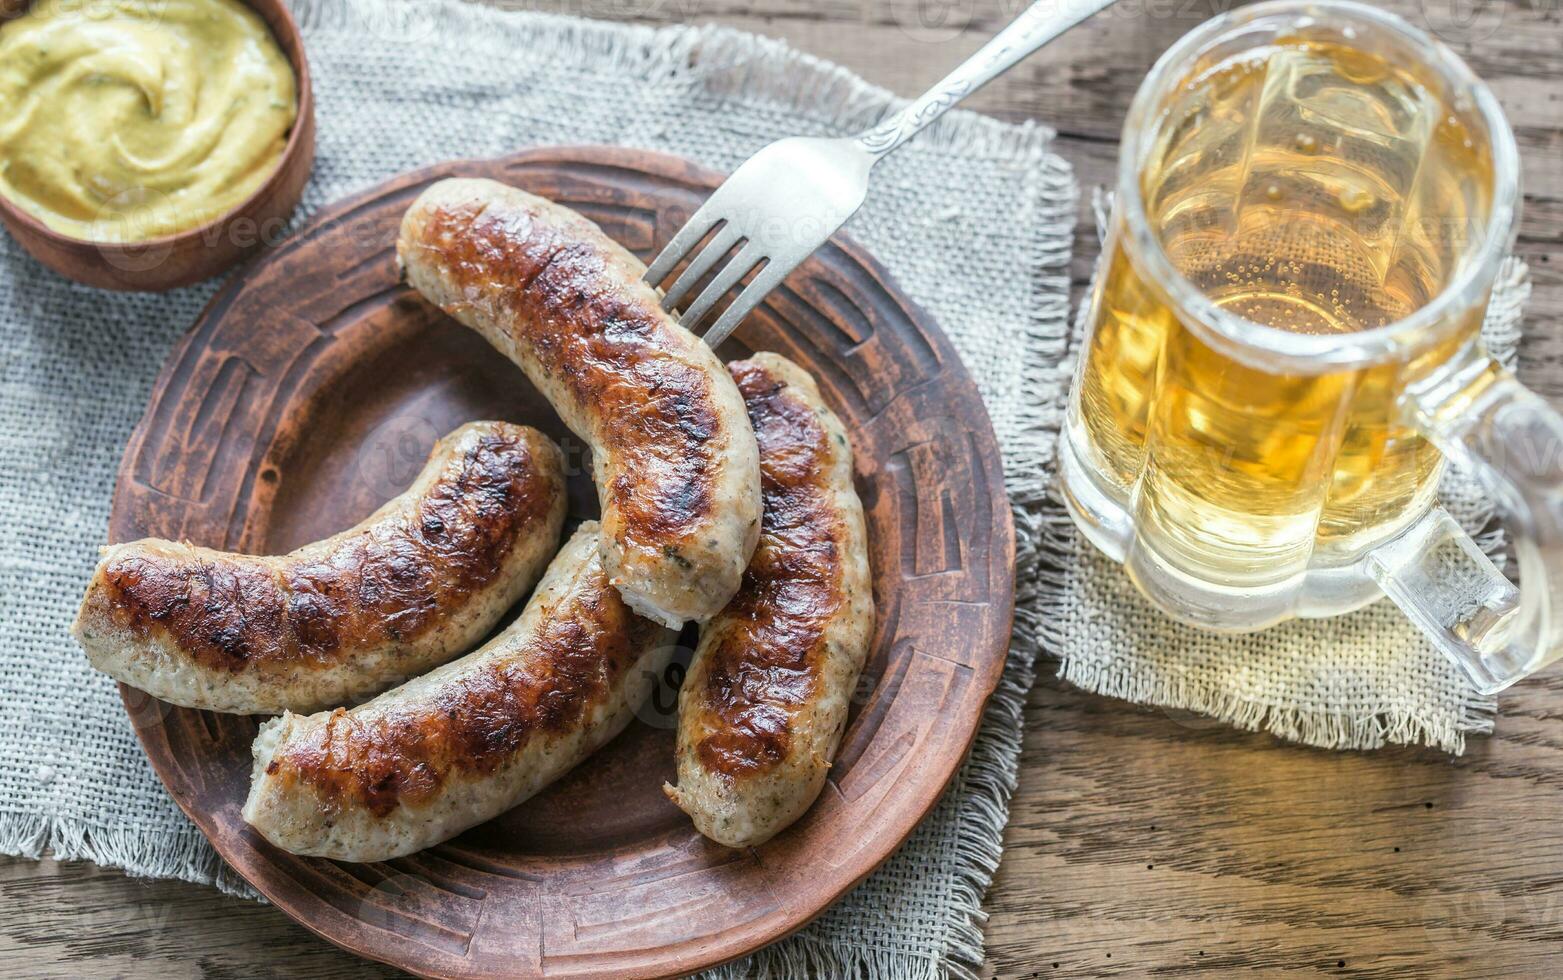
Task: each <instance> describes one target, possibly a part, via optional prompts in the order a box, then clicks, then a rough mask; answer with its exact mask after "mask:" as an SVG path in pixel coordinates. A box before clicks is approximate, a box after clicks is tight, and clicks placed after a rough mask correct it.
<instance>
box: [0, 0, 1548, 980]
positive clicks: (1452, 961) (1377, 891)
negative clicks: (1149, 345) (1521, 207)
mask: <svg viewBox="0 0 1563 980" xmlns="http://www.w3.org/2000/svg"><path fill="white" fill-rule="evenodd" d="M1228 2H1229V0H1123V3H1122V4H1120V8H1122V9H1116V10H1113V11H1109V12H1108V13H1107V14H1104V15H1103V16H1100V17H1098V18H1096V19H1095V20H1093V21H1092V22H1090V23H1088V24H1086V25H1084V26H1082V27H1081V28H1078V29H1076V31H1075V32H1073V33H1072V34H1070V35H1068V36H1067V37H1066V38H1065V39H1063V40H1061V41H1060V42H1058V43H1057V44H1055V45H1054V46H1053V47H1052V48H1050V49H1049V50H1048V51H1047V52H1046V53H1045V54H1043V55H1040V56H1037V57H1035V58H1033V59H1032V60H1031V61H1029V62H1027V63H1025V64H1023V65H1021V66H1020V67H1018V68H1016V69H1015V70H1014V71H1012V72H1011V73H1010V74H1009V75H1007V76H1005V77H1004V78H1002V79H1000V80H999V81H997V82H995V83H994V84H993V85H992V86H991V87H990V88H988V89H987V90H985V91H983V92H981V93H979V94H978V95H977V96H976V97H975V98H974V99H973V100H972V103H971V104H972V106H973V107H974V108H977V109H979V110H981V111H984V112H987V113H990V114H993V115H996V116H999V117H1001V118H1004V119H1010V120H1022V119H1032V118H1034V119H1038V120H1041V121H1045V122H1047V123H1049V124H1050V125H1053V126H1055V127H1056V128H1057V130H1058V132H1059V139H1058V144H1057V148H1058V151H1059V152H1060V153H1061V154H1062V155H1063V156H1065V157H1066V158H1067V159H1068V160H1069V161H1070V162H1071V163H1073V164H1074V167H1075V170H1076V173H1077V174H1078V176H1079V179H1080V182H1081V184H1082V186H1083V187H1086V188H1089V187H1091V186H1092V185H1094V184H1101V183H1108V182H1110V180H1111V175H1112V171H1113V167H1114V162H1115V157H1116V151H1117V138H1118V131H1119V127H1120V125H1121V124H1122V120H1123V115H1124V112H1125V110H1126V108H1127V106H1128V103H1129V99H1130V96H1131V95H1132V94H1133V92H1134V89H1135V87H1136V85H1137V84H1138V83H1139V80H1140V78H1141V77H1142V76H1143V75H1144V74H1145V72H1146V70H1147V69H1148V68H1149V67H1150V65H1151V63H1152V62H1153V61H1154V60H1155V58H1156V56H1157V55H1158V54H1160V53H1161V51H1162V50H1163V49H1164V48H1165V47H1166V46H1167V45H1168V44H1170V43H1171V42H1172V41H1173V40H1174V39H1175V38H1176V37H1178V36H1179V35H1181V34H1182V33H1184V32H1185V31H1187V30H1189V29H1190V28H1192V27H1193V26H1195V25H1196V24H1198V23H1199V22H1200V21H1202V20H1204V19H1205V18H1206V17H1208V16H1209V15H1210V14H1211V12H1212V9H1213V8H1212V5H1213V4H1214V5H1215V7H1216V8H1218V9H1219V8H1223V7H1225V6H1226V5H1227V4H1228ZM1475 3H1476V4H1477V6H1476V7H1474V8H1470V9H1469V10H1467V9H1466V8H1467V7H1469V5H1468V4H1460V3H1457V2H1455V0H1420V2H1419V0H1389V2H1384V3H1381V4H1380V6H1384V7H1388V8H1390V9H1393V10H1396V11H1398V12H1400V13H1401V14H1403V15H1405V16H1407V17H1409V18H1411V19H1412V20H1413V21H1415V22H1418V23H1423V24H1426V23H1428V21H1429V20H1432V22H1433V23H1434V24H1441V25H1445V28H1446V29H1445V31H1444V33H1445V36H1446V38H1447V39H1448V40H1449V41H1450V42H1451V43H1453V44H1455V46H1456V47H1457V48H1458V49H1459V50H1460V51H1461V52H1462V53H1463V54H1464V55H1465V56H1466V58H1467V59H1468V60H1469V61H1470V62H1471V64H1472V65H1473V67H1474V68H1475V69H1476V71H1477V72H1478V73H1479V74H1481V75H1483V76H1484V77H1485V78H1486V79H1487V80H1488V81H1489V82H1491V83H1492V85H1493V88H1494V89H1495V90H1496V91H1497V94H1498V98H1499V99H1500V101H1501V102H1502V103H1503V106H1504V108H1505V109H1506V110H1507V112H1508V114H1509V118H1510V119H1511V120H1512V122H1513V124H1514V128H1515V131H1516V134H1517V135H1518V137H1519V144H1520V152H1521V155H1522V157H1523V159H1524V178H1523V179H1524V186H1525V189H1526V199H1525V216H1524V221H1523V223H1522V224H1521V226H1520V236H1519V244H1518V251H1519V253H1520V254H1521V255H1523V256H1524V257H1525V259H1526V260H1527V261H1529V262H1530V265H1531V270H1532V274H1533V277H1534V281H1535V295H1534V297H1533V299H1532V301H1531V304H1530V321H1531V323H1532V328H1531V334H1530V337H1529V338H1528V339H1527V341H1526V344H1525V346H1524V348H1523V352H1522V366H1521V375H1522V377H1524V379H1525V380H1526V381H1527V382H1529V383H1530V384H1531V385H1532V386H1534V387H1536V388H1537V389H1538V390H1540V391H1542V392H1543V393H1545V394H1547V395H1548V396H1549V397H1551V398H1553V399H1554V400H1555V401H1557V402H1559V403H1560V404H1563V329H1559V328H1558V327H1557V326H1556V325H1555V324H1556V321H1557V320H1558V319H1559V317H1560V316H1563V7H1560V5H1559V0H1507V2H1505V0H1475ZM519 5H522V6H527V7H532V8H537V9H549V10H557V11H561V12H569V13H582V12H584V13H587V14H591V15H597V16H612V15H618V16H626V17H633V18H635V19H639V20H643V21H647V22H656V23H662V22H668V21H672V20H678V19H688V20H694V21H702V22H705V21H709V22H715V23H722V24H728V25H731V26H734V27H739V28H742V29H745V30H750V31H757V32H761V33H765V34H771V35H776V36H780V37H783V38H786V39H787V40H788V41H790V42H792V43H793V44H794V45H795V46H797V47H799V48H802V49H803V50H806V51H810V52H813V53H814V54H817V55H820V56H822V57H825V58H829V59H832V60H834V61H837V62H840V63H842V64H845V65H847V66H849V67H851V68H853V69H854V70H856V71H858V72H859V73H861V74H863V75H864V76H866V77H867V78H869V79H870V80H871V81H874V82H877V83H879V84H882V85H885V86H887V87H889V88H891V89H894V90H895V91H897V92H901V93H903V94H907V95H911V94H914V93H915V92H918V91H921V90H922V89H923V88H924V87H925V86H927V85H928V84H929V83H931V82H932V81H934V80H935V79H936V78H937V77H938V75H940V74H941V73H942V72H943V71H944V70H945V69H946V68H947V67H948V66H950V65H953V64H955V63H956V62H957V61H958V60H959V59H960V58H962V57H964V56H965V55H966V54H968V53H970V52H971V51H973V50H975V49H976V48H977V47H978V45H980V44H981V42H982V41H983V40H984V39H985V38H986V37H988V36H989V35H991V34H992V33H993V32H994V31H995V30H997V29H998V28H999V27H1001V26H1002V25H1003V23H1004V22H1005V21H1006V20H1007V19H1008V17H1009V16H1011V15H1012V14H1013V12H1014V11H1016V10H1017V9H1018V7H1019V0H1004V2H1002V3H1001V2H999V0H948V2H947V0H857V2H849V0H756V2H746V0H703V2H698V3H697V2H694V0H673V2H666V0H624V2H622V3H621V4H613V3H592V2H585V3H583V4H577V3H574V2H564V3H548V2H541V3H539V2H531V0H522V3H520V4H519ZM1472 10H1474V15H1473V14H1472V13H1471V11H1472ZM1462 11H1464V16H1461V12H1462ZM941 17H943V18H945V19H944V20H943V21H941V20H940V18H941ZM939 23H943V24H944V25H945V27H944V28H942V29H935V28H929V27H925V26H922V25H925V24H939ZM1461 23H1464V24H1469V25H1470V27H1469V28H1460V27H1458V26H1454V27H1450V26H1449V25H1458V24H1461ZM963 24H964V25H965V26H964V29H963V30H958V29H957V28H958V27H960V25H963ZM1095 254H1096V243H1095V239H1094V234H1093V233H1092V232H1091V223H1090V221H1089V220H1088V217H1087V216H1086V215H1085V213H1084V207H1082V216H1081V220H1080V222H1079V225H1078V231H1077V235H1076V253H1075V264H1074V273H1075V275H1074V278H1075V287H1076V291H1077V294H1078V291H1079V290H1080V289H1081V288H1082V287H1083V285H1084V282H1085V279H1086V276H1087V274H1088V272H1089V269H1090V266H1091V261H1092V259H1093V258H1094V256H1095ZM1043 672H1044V674H1046V675H1050V674H1051V672H1052V671H1051V669H1050V668H1049V667H1048V666H1047V665H1044V666H1043ZM1026 726H1027V736H1026V747H1025V755H1024V758H1023V763H1022V771H1021V777H1020V789H1019V791H1018V793H1017V794H1016V796H1015V799H1014V803H1013V807H1012V812H1011V819H1010V825H1009V829H1008V831H1007V833H1006V838H1005V840H1006V847H1005V855H1004V861H1003V864H1002V865H1001V867H1000V868H999V873H998V878H997V880H996V881H995V883H994V886H993V889H992V890H991V891H990V892H989V895H988V902H987V907H988V910H989V912H990V914H991V919H990V921H989V925H988V932H987V936H988V950H989V965H988V966H989V971H990V972H991V973H992V974H994V975H997V976H1002V977H1030V976H1044V977H1046V976H1053V975H1059V976H1103V975H1123V976H1141V975H1145V974H1150V973H1157V974H1163V975H1168V974H1182V973H1194V972H1205V973H1208V974H1210V975H1216V976H1221V975H1226V974H1227V973H1230V972H1235V971H1238V970H1244V971H1247V970H1250V969H1259V970H1262V971H1264V972H1266V973H1281V972H1287V971H1290V972H1296V973H1340V974H1351V975H1357V976H1380V977H1390V976H1394V977H1401V976H1457V977H1476V976H1494V977H1498V976H1506V977H1512V976H1538V977H1539V976H1549V975H1553V976H1555V975H1559V974H1560V973H1563V671H1554V673H1553V674H1552V676H1551V677H1549V678H1546V679H1542V680H1539V681H1531V682H1528V683H1525V684H1523V685H1521V686H1520V687H1518V688H1517V689H1516V690H1515V691H1513V692H1512V693H1510V694H1509V695H1507V696H1505V697H1504V698H1503V702H1502V711H1501V715H1500V718H1499V721H1498V728H1497V732H1496V734H1495V735H1493V736H1491V737H1475V738H1472V739H1471V741H1470V744H1469V747H1468V749H1467V751H1466V754H1465V755H1464V756H1463V757H1462V758H1460V759H1455V760H1451V759H1449V758H1448V757H1447V756H1444V755H1442V754H1439V753H1437V752H1432V751H1426V750H1414V749H1389V750H1385V751H1381V752H1375V753H1360V754H1350V753H1336V752H1321V751H1316V750H1311V749H1303V748H1296V747H1293V746H1289V745H1285V744H1282V743H1280V742H1278V741H1276V740H1275V739H1272V738H1270V737H1268V736H1264V735H1251V734H1244V733H1240V732H1235V731H1232V730H1230V729H1228V728H1225V727H1223V726H1219V725H1214V724H1211V723H1208V722H1202V721H1199V720H1196V719H1190V718H1187V717H1173V716H1172V715H1171V714H1169V713H1167V712H1162V711H1158V710H1148V709H1141V708H1134V707H1130V706H1128V705H1125V704H1123V703H1122V702H1117V701H1111V700H1108V699H1105V698H1099V697H1094V696H1090V695H1086V694H1082V693H1080V692H1079V691H1076V690H1073V689H1070V688H1068V687H1066V686H1064V685H1063V684H1061V683H1059V682H1057V681H1055V680H1052V679H1051V678H1050V677H1046V678H1044V680H1042V681H1041V682H1040V683H1039V684H1038V686H1037V688H1036V690H1035V691H1034V692H1033V693H1032V695H1031V698H1030V701H1029V704H1028V706H1027V711H1026ZM0 974H4V975H31V976H60V977H73V978H74V977H79V976H83V975H94V976H96V975H115V976H157V977H160V978H167V980H172V978H176V977H187V976H189V977H194V976H235V977H246V978H249V977H270V976H276V977H279V978H280V977H288V978H307V977H326V976H346V975H352V976H379V975H382V974H384V975H390V971H385V970H383V969H382V968H378V967H374V966H371V965H367V964H364V963H361V962H359V961H357V960H354V959H353V958H351V957H349V956H347V955H346V954H344V953H340V952H338V951H337V950H335V949H333V948H332V947H330V946H328V945H326V944H325V943H323V942H321V941H319V940H317V939H315V938H313V937H312V936H310V935H309V934H308V933H307V932H305V931H304V930H303V929H301V928H299V927H298V926H295V925H293V924H292V923H290V922H289V921H287V920H286V919H285V918H283V916H282V915H281V914H280V913H278V912H277V911H275V910H273V909H270V908H267V907H264V906H258V905H252V904H250V903H247V902H242V901H238V900H235V899H229V898H225V897H223V896H220V895H218V894H217V893H215V892H214V891H212V890H210V889H207V888H200V887H197V886H194V885H188V884H183V883H179V882H152V883H147V882H139V881H133V880H130V879H127V878H125V877H124V876H122V875H121V874H119V873H118V872H113V871H100V870H97V869H95V868H93V867H91V866H88V865H81V864H71V865H61V864H57V863H55V862H44V863H42V864H38V863H34V862H31V861H17V860H11V859H3V858H0Z"/></svg>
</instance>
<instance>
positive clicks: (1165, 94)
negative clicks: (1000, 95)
mask: <svg viewBox="0 0 1563 980" xmlns="http://www.w3.org/2000/svg"><path fill="white" fill-rule="evenodd" d="M1517 184H1518V165H1517V154H1516V149H1515V145H1514V135H1513V133H1512V132H1511V131H1510V129H1509V126H1508V124H1507V123H1506V122H1505V120H1504V118H1503V115H1502V113H1501V112H1500V110H1499V108H1498V105H1497V102H1496V100H1495V99H1494V98H1493V95H1492V93H1491V92H1490V91H1489V90H1488V89H1487V88H1486V87H1485V86H1484V85H1483V84H1482V83H1481V82H1480V81H1479V80H1478V79H1477V78H1476V77H1475V76H1474V75H1473V74H1472V73H1471V71H1470V69H1469V68H1467V67H1466V66H1465V64H1464V63H1463V62H1461V61H1460V60H1459V59H1458V58H1457V57H1456V56H1455V55H1454V54H1453V52H1451V51H1450V50H1448V49H1447V48H1445V47H1444V46H1443V45H1441V44H1439V43H1437V42H1435V41H1434V40H1433V39H1431V38H1429V37H1427V36H1426V35H1424V34H1422V33H1421V32H1420V31H1417V30H1415V29H1414V28H1412V27H1411V26H1410V25H1409V24H1406V23H1405V22H1403V21H1401V20H1399V19H1398V18H1395V17H1393V16H1391V15H1388V14H1385V13H1382V12H1380V11H1377V10H1374V9H1373V8H1370V7H1366V6H1363V5H1360V4H1356V3H1345V2H1341V3H1333V2H1331V3H1316V4H1313V3H1310V4H1304V3H1294V2H1279V3H1263V4H1259V5H1256V6H1252V7H1247V8H1244V9H1242V10H1240V11H1237V12H1234V13H1231V14H1228V15H1225V16H1222V17H1219V18H1216V19H1214V20H1212V21H1210V22H1208V23H1206V24H1205V25H1203V26H1201V27H1200V28H1199V29H1197V30H1195V31H1194V32H1193V33H1191V34H1189V35H1188V36H1187V37H1185V38H1183V39H1182V40H1181V41H1180V42H1179V43H1178V44H1176V45H1175V46H1174V47H1173V48H1172V49H1171V50H1169V51H1168V52H1167V53H1166V55H1165V56H1163V57H1162V59H1161V60H1160V61H1159V62H1158V63H1157V64H1156V67H1155V68H1154V69H1153V70H1152V72H1151V74H1150V76H1149V77H1148V78H1147V79H1146V80H1145V83H1144V85H1143V86H1141V88H1140V91H1139V94H1138V95H1137V96H1136V97H1135V100H1134V104H1133V106H1132V107H1131V109H1130V111H1129V116H1128V120H1127V121H1126V123H1125V124H1124V133H1123V143H1122V158H1121V162H1120V173H1119V180H1118V188H1117V193H1116V197H1115V203H1114V212H1113V216H1112V221H1111V226H1110V229H1109V234H1108V239H1107V243H1106V246H1105V254H1104V255H1103V258H1102V265H1101V268H1100V269H1099V270H1098V275H1097V282H1096V286H1095V289H1094V292H1093V294H1092V296H1091V297H1090V300H1089V303H1090V306H1089V309H1088V310H1087V313H1086V323H1087V327H1088V331H1089V333H1088V335H1087V339H1086V345H1085V347H1084V349H1083V352H1082V356H1081V360H1080V365H1079V368H1078V373H1077V375H1076V377H1075V381H1074V387H1073V390H1072V393H1071V396H1070V403H1069V412H1068V419H1067V423H1066V426H1065V432H1064V436H1063V441H1062V444H1061V447H1060V472H1061V480H1062V483H1063V487H1064V491H1065V499H1066V500H1067V502H1068V504H1069V508H1070V511H1071V513H1072V515H1073V517H1074V519H1075V522H1076V523H1077V524H1078V525H1079V526H1080V528H1081V529H1082V530H1083V531H1084V533H1085V534H1086V536H1087V537H1088V538H1089V539H1090V540H1091V541H1092V542H1094V543H1095V544H1096V546H1097V547H1099V548H1100V549H1101V550H1102V551H1103V552H1105V553H1106V554H1107V555H1109V556H1110V557H1112V558H1113V559H1114V560H1116V561H1119V562H1121V563H1122V564H1124V565H1125V566H1126V567H1127V569H1128V571H1129V573H1130V575H1131V576H1132V577H1133V578H1134V580H1135V582H1136V583H1137V584H1138V586H1139V587H1140V589H1141V591H1143V592H1144V593H1145V594H1146V595H1147V596H1148V597H1149V598H1150V599H1152V600H1153V601H1154V602H1156V603H1157V604H1158V605H1159V606H1161V607H1162V608H1163V609H1165V610H1166V611H1167V612H1168V613H1170V614H1171V615H1173V616H1174V617H1176V618H1178V619H1180V620H1183V621H1185V622H1188V623H1191V624H1194V625H1196V626H1203V627H1207V628H1215V629H1225V630H1239V631H1246V630H1256V629H1262V628H1264V627H1266V626H1270V625H1273V624H1275V623H1277V622H1280V621H1282V620H1285V619H1289V618H1291V617H1294V616H1332V615H1337V614H1340V613H1344V612H1348V611H1350V610H1353V609H1356V608H1359V607H1361V606H1364V605H1366V604H1368V603H1369V602H1372V601H1374V600H1375V599H1378V598H1380V597H1382V596H1383V595H1386V594H1387V595H1388V596H1389V598H1390V599H1392V600H1393V601H1394V602H1395V603H1396V604H1397V605H1399V607H1400V608H1401V609H1402V610H1403V611H1404V612H1405V614H1406V615H1407V616H1408V617H1409V618H1410V619H1411V620H1412V621H1414V622H1415V623H1416V625H1417V626H1418V627H1420V628H1421V629H1422V630H1423V631H1425V632H1426V633H1427V635H1428V636H1429V637H1430V638H1431V639H1432V641H1433V643H1434V644H1436V645H1437V646H1438V648H1439V649H1441V650H1442V651H1443V652H1444V653H1445V654H1447V655H1448V656H1449V657H1450V658H1451V659H1452V660H1453V661H1454V662H1455V663H1456V664H1458V665H1459V666H1460V667H1461V669H1463V670H1464V671H1465V673H1466V674H1467V675H1468V676H1469V677H1470V679H1471V681H1472V682H1473V683H1474V684H1475V686H1476V687H1477V688H1479V689H1480V690H1482V691H1483V692H1487V693H1491V692H1493V691H1497V690H1500V689H1502V688H1504V687H1506V686H1508V685H1509V684H1511V683H1513V682H1514V681H1516V680H1518V679H1519V678H1521V677H1524V676H1525V675H1527V674H1529V673H1531V672H1533V671H1535V670H1537V669H1538V668H1540V667H1542V666H1543V665H1545V664H1547V663H1549V662H1551V661H1552V660H1554V659H1556V658H1557V657H1559V656H1560V655H1563V417H1560V416H1559V415H1558V414H1557V413H1555V412H1554V411H1553V410H1552V409H1550V408H1549V407H1548V406H1547V405H1546V404H1545V403H1544V402H1543V401H1542V400H1541V399H1540V398H1538V397H1537V396H1536V395H1534V394H1532V393H1531V392H1529V391H1527V390H1526V389H1524V388H1523V387H1521V386H1520V385H1519V384H1518V382H1516V381H1515V380H1514V378H1513V377H1512V376H1511V375H1510V374H1509V373H1508V372H1507V371H1505V370H1504V369H1503V368H1501V367H1499V366H1498V365H1497V364H1495V363H1493V362H1492V361H1491V360H1490V359H1489V358H1488V356H1487V354H1486V352H1485V351H1484V350H1483V348H1482V345H1481V338H1480V330H1481V322H1482V317H1483V313H1484V311H1485V308H1486V305H1487V300H1488V296H1489V293H1490V292H1491V289H1492V285H1493V281H1494V279H1495V277H1496V275H1497V272H1498V268H1499V265H1500V263H1501V261H1502V259H1503V257H1504V254H1505V252H1506V250H1507V249H1508V247H1509V246H1510V244H1511V243H1512V241H1513V236H1514V227H1515V222H1516V213H1515V211H1516V206H1517V202H1518V186H1517ZM1445 459H1455V460H1457V461H1459V462H1460V463H1462V464H1465V465H1468V466H1469V467H1470V468H1471V469H1472V470H1473V471H1474V472H1475V473H1476V474H1477V475H1478V476H1479V478H1480V479H1481V480H1482V481H1483V484H1484V486H1485V488H1486V489H1487V490H1488V491H1490V493H1491V495H1492V496H1493V498H1494V500H1495V501H1496V503H1497V504H1498V507H1499V510H1500V512H1501V513H1502V514H1503V516H1504V517H1505V518H1506V521H1507V526H1508V529H1509V533H1510V536H1511V538H1512V541H1513V544H1514V548H1515V553H1516V555H1517V557H1518V559H1519V560H1518V565H1519V572H1520V576H1519V580H1520V585H1519V586H1518V587H1516V586H1515V585H1514V584H1511V582H1510V581H1509V580H1508V579H1507V578H1506V577H1505V576H1504V575H1503V574H1502V573H1501V572H1500V571H1499V570H1498V569H1497V568H1496V567H1495V566H1494V564H1493V563H1492V561H1490V560H1489V559H1488V557H1487V556H1486V555H1485V554H1484V553H1483V552H1482V550H1481V549H1480V548H1479V547H1477V545H1476V544H1475V543H1474V542H1473V541H1472V540H1471V539H1470V538H1469V537H1467V536H1466V535H1465V534H1464V532H1462V531H1461V529H1460V527H1459V526H1458V525H1457V524H1456V523H1455V521H1454V520H1453V519H1452V518H1451V517H1450V516H1449V515H1448V513H1446V512H1445V511H1444V510H1443V509H1442V508H1441V507H1439V505H1438V502H1437V484H1438V478H1439V473H1440V471H1441V469H1442V467H1443V464H1444V461H1445Z"/></svg>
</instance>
